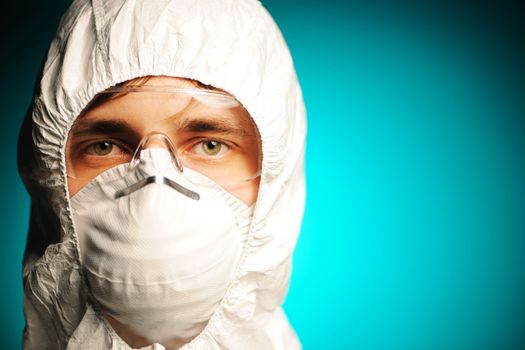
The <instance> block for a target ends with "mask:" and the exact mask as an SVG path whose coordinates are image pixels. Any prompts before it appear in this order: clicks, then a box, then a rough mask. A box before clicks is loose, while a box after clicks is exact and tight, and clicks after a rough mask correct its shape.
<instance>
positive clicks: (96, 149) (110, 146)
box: [85, 141, 125, 157]
mask: <svg viewBox="0 0 525 350" xmlns="http://www.w3.org/2000/svg"><path fill="white" fill-rule="evenodd" d="M85 153H87V154H89V155H93V156H98V157H105V156H114V155H119V154H122V153H125V151H124V150H123V149H122V148H120V147H119V146H117V145H116V144H114V143H113V142H111V141H100V142H95V143H92V144H90V145H89V146H87V147H86V149H85Z"/></svg>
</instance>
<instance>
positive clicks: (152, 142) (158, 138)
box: [129, 131, 184, 173]
mask: <svg viewBox="0 0 525 350" xmlns="http://www.w3.org/2000/svg"><path fill="white" fill-rule="evenodd" d="M147 148H164V149H166V150H168V152H169V153H170V154H171V159H172V161H173V164H174V165H175V167H176V168H177V170H178V171H179V172H180V173H182V172H183V171H184V168H183V166H182V163H181V161H180V159H179V157H178V153H177V148H176V147H175V145H174V144H173V142H171V140H170V138H169V137H168V135H166V134H164V133H162V132H160V131H152V132H150V133H149V134H147V135H146V136H144V137H143V138H142V140H141V141H140V143H139V144H138V146H137V149H136V150H135V153H134V154H133V157H132V158H131V161H130V163H129V170H133V169H135V168H136V167H137V165H138V164H139V163H140V154H141V152H142V151H143V150H144V149H147Z"/></svg>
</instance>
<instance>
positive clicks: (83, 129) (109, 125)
mask: <svg viewBox="0 0 525 350" xmlns="http://www.w3.org/2000/svg"><path fill="white" fill-rule="evenodd" d="M132 130H133V129H132V128H131V126H130V125H129V124H128V123H127V122H125V121H121V120H96V121H89V120H88V121H82V122H81V123H80V124H79V125H78V126H74V127H73V129H72V130H71V132H72V134H73V135H74V136H83V135H96V134H123V133H129V132H130V131H132Z"/></svg>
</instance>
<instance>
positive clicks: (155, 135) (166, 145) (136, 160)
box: [115, 131, 200, 201]
mask: <svg viewBox="0 0 525 350" xmlns="http://www.w3.org/2000/svg"><path fill="white" fill-rule="evenodd" d="M148 148H162V149H166V150H167V151H168V152H169V153H170V156H171V160H172V162H173V164H174V165H175V167H176V168H177V170H178V171H179V172H180V173H182V172H183V170H184V168H183V167H182V163H181V161H180V159H179V157H178V155H177V148H176V147H175V145H174V144H173V142H171V140H170V138H169V137H168V136H167V135H166V134H164V133H162V132H159V131H153V132H150V133H149V134H147V135H146V136H144V138H143V139H142V140H141V141H140V143H139V145H138V146H137V149H136V151H135V153H134V154H133V157H132V158H131V161H130V163H129V166H128V171H131V170H133V169H135V168H136V167H137V166H138V165H139V164H140V161H141V152H142V151H143V150H145V149H148ZM149 184H160V185H167V186H169V187H171V188H172V189H174V190H176V191H177V192H179V193H181V194H183V195H185V196H186V197H188V198H191V199H193V200H196V201H198V200H199V199H200V195H199V194H198V193H197V192H194V191H192V190H190V189H188V188H186V187H184V186H182V185H181V184H179V183H177V182H175V181H173V180H172V179H169V178H167V177H165V176H163V175H152V176H148V177H146V178H144V179H142V180H140V181H138V182H137V183H135V184H133V185H131V186H128V187H126V188H124V189H121V190H118V191H117V192H116V193H115V199H119V198H121V197H124V196H127V195H130V194H132V193H133V192H135V191H138V190H140V189H141V188H143V187H145V186H147V185H149Z"/></svg>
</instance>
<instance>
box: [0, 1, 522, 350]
mask: <svg viewBox="0 0 525 350" xmlns="http://www.w3.org/2000/svg"><path fill="white" fill-rule="evenodd" d="M68 3H69V1H64V0H62V1H53V2H48V3H46V4H43V3H41V2H39V1H25V2H23V3H21V4H11V5H7V7H6V8H5V9H4V10H3V11H2V12H1V13H2V20H1V22H2V23H1V26H2V29H1V33H2V39H3V40H2V43H3V49H2V52H3V54H2V55H1V63H2V64H1V65H0V67H1V73H2V93H1V94H0V98H1V102H2V103H1V108H2V111H1V112H2V123H3V127H2V128H0V133H1V138H0V142H1V146H2V149H3V150H4V152H3V155H4V166H3V167H2V170H3V171H2V172H1V173H0V177H1V181H2V184H3V191H2V196H1V198H2V200H1V201H0V205H1V207H0V219H1V221H0V222H2V224H3V230H2V235H1V245H0V247H1V252H2V253H1V259H2V260H1V264H0V268H1V272H0V273H1V276H3V281H4V282H3V283H2V295H1V296H2V298H0V304H1V309H2V310H3V317H2V318H1V335H0V345H2V346H1V348H2V349H3V348H6V349H11V348H13V349H16V348H19V347H20V344H21V333H22V329H23V325H24V320H23V314H22V282H21V277H20V270H21V259H22V254H23V249H24V244H25V235H26V230H27V227H28V216H29V198H28V195H27V193H26V192H25V190H24V188H23V185H22V183H21V181H20V180H19V178H18V175H17V170H16V142H17V133H18V130H19V128H20V125H21V122H22V118H23V116H24V114H25V111H26V109H27V107H28V106H29V103H30V101H31V95H32V89H33V84H34V82H35V79H36V76H37V74H38V71H39V68H40V65H41V62H42V60H43V58H44V55H45V51H46V50H47V46H48V44H49V40H50V39H51V37H52V35H53V33H54V30H55V28H56V25H57V24H58V20H59V18H60V15H61V14H62V12H63V11H64V10H65V8H66V7H67V5H68ZM263 4H264V5H265V6H266V7H267V8H268V10H269V11H270V12H271V13H272V15H273V16H274V18H275V20H276V21H277V23H278V24H279V26H280V28H281V30H282V31H283V34H284V36H285V38H286V40H287V42H288V45H289V46H290V49H291V51H292V54H293V57H294V61H295V65H296V68H297V73H298V76H299V78H300V81H301V84H302V87H303V92H304V96H305V100H306V105H307V109H308V121H309V130H308V150H307V159H306V160H307V164H306V169H307V176H308V198H307V206H306V212H305V218H304V223H303V229H302V233H301V236H300V239H299V242H298V245H297V249H296V252H295V255H294V271H293V277H292V284H291V287H290V291H289V295H288V298H287V300H286V303H285V309H286V311H287V313H288V315H289V318H290V320H291V322H292V324H293V326H294V328H295V329H296V331H297V333H298V334H299V336H300V338H301V341H302V343H303V346H304V348H305V349H400V350H408V349H525V184H524V179H525V157H524V151H525V65H524V62H525V24H524V23H525V21H524V18H525V16H524V15H525V11H524V9H523V8H522V6H520V4H519V2H510V1H491V2H488V1H471V2H465V1H463V2H438V1H432V2H430V1H426V2H425V1H419V2H415V1H414V2H409V1H386V0H385V1H309V0H302V1H299V0H293V1H292V0H287V1H285V0H272V1H270V0H267V1H263Z"/></svg>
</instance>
